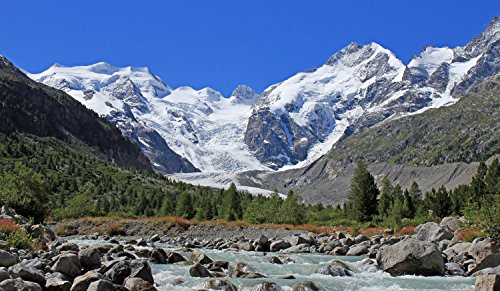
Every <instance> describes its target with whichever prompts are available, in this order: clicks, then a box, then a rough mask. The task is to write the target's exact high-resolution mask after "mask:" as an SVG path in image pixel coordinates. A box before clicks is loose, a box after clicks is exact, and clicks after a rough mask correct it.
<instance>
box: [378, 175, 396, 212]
mask: <svg viewBox="0 0 500 291" xmlns="http://www.w3.org/2000/svg"><path fill="white" fill-rule="evenodd" d="M392 191H393V187H392V185H391V182H390V181H389V179H387V178H385V179H384V180H383V181H382V187H381V189H380V198H379V201H378V206H377V208H378V213H379V214H380V215H381V216H383V217H387V216H388V215H389V213H390V211H391V206H392V203H393V202H394V197H393V196H392Z"/></svg>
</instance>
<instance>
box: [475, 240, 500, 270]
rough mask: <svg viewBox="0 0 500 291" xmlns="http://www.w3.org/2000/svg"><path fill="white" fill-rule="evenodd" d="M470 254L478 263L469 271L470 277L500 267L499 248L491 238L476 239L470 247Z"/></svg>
mask: <svg viewBox="0 0 500 291" xmlns="http://www.w3.org/2000/svg"><path fill="white" fill-rule="evenodd" d="M468 253H469V254H470V255H471V256H472V257H473V258H474V260H475V261H476V266H475V267H474V268H472V269H470V270H469V271H468V274H469V275H471V274H473V273H475V272H477V271H479V270H482V269H485V268H492V267H496V266H498V265H500V252H499V248H498V246H497V244H496V243H495V242H494V241H493V240H492V239H490V238H477V239H475V240H474V241H473V242H472V244H471V246H470V247H469V250H468Z"/></svg>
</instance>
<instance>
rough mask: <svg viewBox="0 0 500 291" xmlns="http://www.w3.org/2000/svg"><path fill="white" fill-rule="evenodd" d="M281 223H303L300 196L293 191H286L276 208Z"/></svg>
mask: <svg viewBox="0 0 500 291" xmlns="http://www.w3.org/2000/svg"><path fill="white" fill-rule="evenodd" d="M278 213H279V215H278V216H279V220H280V222H281V223H288V224H293V225H298V224H302V223H304V218H305V217H304V211H303V210H302V209H301V205H300V197H299V195H298V194H296V193H295V192H293V191H290V192H289V193H288V196H287V197H286V199H285V201H283V203H281V206H280V208H279V210H278Z"/></svg>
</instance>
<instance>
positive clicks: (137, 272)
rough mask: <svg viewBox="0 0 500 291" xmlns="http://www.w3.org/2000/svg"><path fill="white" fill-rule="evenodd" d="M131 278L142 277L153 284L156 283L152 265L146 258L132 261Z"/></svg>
mask: <svg viewBox="0 0 500 291" xmlns="http://www.w3.org/2000/svg"><path fill="white" fill-rule="evenodd" d="M130 268H131V271H130V276H129V277H130V278H141V279H143V280H144V281H146V282H149V283H151V284H153V283H154V280H153V273H152V271H151V266H150V265H149V264H148V262H147V261H146V260H134V261H131V262H130Z"/></svg>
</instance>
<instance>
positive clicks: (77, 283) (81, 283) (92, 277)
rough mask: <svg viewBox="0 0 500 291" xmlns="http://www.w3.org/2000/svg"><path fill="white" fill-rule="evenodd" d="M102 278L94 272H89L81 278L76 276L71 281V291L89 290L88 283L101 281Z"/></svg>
mask: <svg viewBox="0 0 500 291" xmlns="http://www.w3.org/2000/svg"><path fill="white" fill-rule="evenodd" d="M102 278H103V276H102V275H101V274H99V273H98V272H95V271H89V272H87V273H85V274H83V275H81V276H78V277H76V278H75V280H74V281H73V285H72V286H71V291H85V290H87V289H88V288H89V286H90V283H92V282H94V281H97V280H100V279H102Z"/></svg>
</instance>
